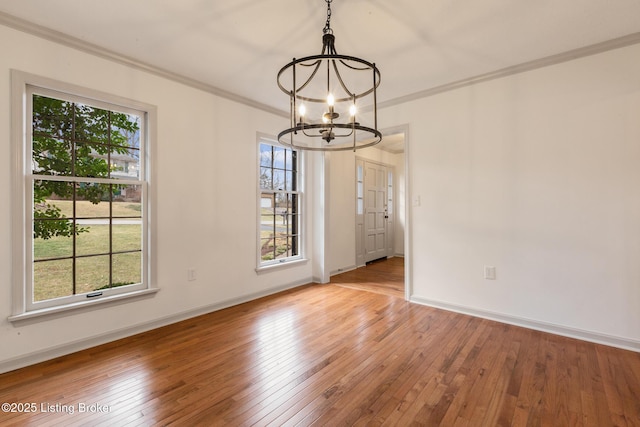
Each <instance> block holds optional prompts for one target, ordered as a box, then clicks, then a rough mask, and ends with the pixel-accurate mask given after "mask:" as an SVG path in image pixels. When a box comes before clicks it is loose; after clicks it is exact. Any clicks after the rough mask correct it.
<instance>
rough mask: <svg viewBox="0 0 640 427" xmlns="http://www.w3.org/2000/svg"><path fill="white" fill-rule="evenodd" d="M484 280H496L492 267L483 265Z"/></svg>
mask: <svg viewBox="0 0 640 427" xmlns="http://www.w3.org/2000/svg"><path fill="white" fill-rule="evenodd" d="M484 278H485V279H487V280H496V268H495V267H494V266H492V265H485V266H484Z"/></svg>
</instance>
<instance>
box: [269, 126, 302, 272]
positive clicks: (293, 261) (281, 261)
mask: <svg viewBox="0 0 640 427" xmlns="http://www.w3.org/2000/svg"><path fill="white" fill-rule="evenodd" d="M262 144H266V145H270V146H273V147H279V148H282V149H286V150H289V151H296V153H297V165H296V167H297V186H296V190H295V191H293V192H294V193H295V194H297V197H298V211H297V215H298V223H297V227H298V242H297V244H298V254H297V255H293V256H289V257H285V258H277V259H273V260H268V261H263V260H262V252H261V247H262V239H261V226H262V221H261V220H262V212H261V207H262V206H261V200H262V193H263V192H264V191H265V190H263V189H262V188H261V186H260V166H261V164H260V146H261V145H262ZM256 151H257V156H256V188H257V196H256V206H257V208H256V218H257V219H256V227H257V231H256V265H257V267H256V272H257V273H260V272H264V271H269V270H272V269H275V268H279V267H291V266H294V265H298V264H300V263H305V262H307V259H306V258H305V256H304V254H305V251H304V248H305V234H306V233H305V220H304V218H305V213H304V188H305V180H304V164H305V160H304V152H303V151H301V150H292V149H291V147H287V146H284V145H282V144H279V143H278V142H277V141H276V140H275V139H272V138H269V137H266V136H264V135H259V136H258V138H257V144H256Z"/></svg>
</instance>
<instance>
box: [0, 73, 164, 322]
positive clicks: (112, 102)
mask: <svg viewBox="0 0 640 427" xmlns="http://www.w3.org/2000/svg"><path fill="white" fill-rule="evenodd" d="M11 89H12V93H11V150H12V155H11V159H12V161H13V164H12V174H11V176H12V180H13V183H12V196H11V197H12V205H13V209H12V229H13V230H12V236H11V247H12V263H11V265H12V271H11V283H12V289H13V298H12V311H11V313H12V314H11V316H9V320H10V321H20V320H24V319H29V318H33V317H42V316H48V315H54V314H57V313H60V312H67V311H70V310H74V309H78V308H82V307H91V306H94V305H96V304H99V303H102V302H108V301H115V300H123V299H126V298H130V297H136V296H139V295H142V294H151V293H155V292H156V291H157V289H156V286H155V283H154V281H155V269H156V264H155V260H156V258H155V257H156V254H155V235H156V233H155V226H154V223H152V222H150V221H151V215H152V214H153V213H154V206H155V203H156V202H155V188H154V184H155V175H154V170H155V169H154V168H153V167H151V166H150V152H151V150H152V148H151V146H153V145H155V144H154V138H155V134H156V118H157V109H156V107H154V106H152V105H150V104H146V103H142V102H139V101H134V100H130V99H126V98H123V97H120V96H116V95H112V94H109V93H103V92H99V91H96V90H94V89H90V88H84V87H80V86H77V85H74V84H71V83H66V82H60V81H56V80H53V79H50V78H46V77H41V76H37V75H34V74H29V73H25V72H22V71H19V70H14V69H12V70H11ZM31 93H37V94H40V95H44V96H51V93H54V94H55V95H56V96H57V95H60V96H61V97H64V99H71V100H74V99H76V98H78V99H80V101H81V102H87V100H89V101H90V102H91V103H92V104H93V103H94V101H95V103H96V104H97V106H99V107H102V106H106V107H107V108H109V109H114V107H115V110H116V111H120V110H122V111H123V112H129V113H132V114H135V115H137V116H139V117H141V119H142V120H141V126H143V127H141V129H140V132H141V138H144V143H142V144H141V146H140V160H141V165H140V166H141V167H140V177H139V179H138V180H118V183H122V184H128V183H129V184H136V185H141V187H142V193H143V202H144V203H145V207H144V212H145V214H144V217H143V218H142V219H143V221H145V222H143V224H142V225H143V226H142V257H143V260H145V261H144V263H143V266H146V269H144V270H143V271H142V272H141V276H142V277H141V282H140V283H139V284H133V285H131V286H128V287H122V288H119V289H109V290H104V291H103V295H101V296H100V297H98V298H96V299H91V300H87V299H86V295H85V294H82V295H72V296H67V297H64V300H63V299H62V298H57V299H50V300H44V301H38V302H32V301H31V299H32V298H31V297H32V292H31V289H27V286H29V284H31V283H32V277H31V271H32V268H31V263H32V262H33V260H32V259H31V257H30V256H29V255H28V254H29V253H30V251H31V247H32V239H33V238H32V232H31V231H30V230H29V227H28V226H25V225H26V224H25V221H26V219H27V217H28V214H27V213H28V212H30V211H31V209H32V203H33V195H32V194H31V191H30V190H29V188H27V184H26V182H27V180H33V179H38V175H34V174H31V173H30V170H31V154H30V146H29V144H26V143H25V141H27V140H28V135H29V133H28V132H29V131H28V128H29V126H30V125H29V123H30V117H29V116H28V114H29V111H30V110H29V108H28V106H29V105H30V100H31V95H30V94H31ZM67 95H69V96H67ZM46 178H47V179H48V180H51V179H52V180H61V181H69V180H70V177H65V178H58V177H51V176H47V177H46ZM74 180H79V181H90V182H113V180H111V181H109V180H106V181H105V180H103V179H99V178H82V177H75V178H74ZM149 187H151V188H149ZM125 288H126V289H125ZM83 297H84V298H83Z"/></svg>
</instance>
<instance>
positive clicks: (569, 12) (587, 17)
mask: <svg viewBox="0 0 640 427" xmlns="http://www.w3.org/2000/svg"><path fill="white" fill-rule="evenodd" d="M0 11H1V12H4V13H5V14H8V15H12V16H14V17H17V18H21V19H22V20H27V21H29V22H32V23H34V24H37V25H38V26H42V27H46V28H48V29H52V30H55V31H59V32H61V33H64V34H66V35H69V36H72V37H75V38H78V39H80V40H82V41H84V42H87V43H90V44H93V45H97V46H99V47H102V48H105V49H107V50H109V51H111V52H114V53H117V54H119V55H123V56H126V57H129V58H132V59H135V60H136V61H140V62H142V63H145V64H149V65H152V66H154V67H158V68H160V69H163V70H166V71H169V72H171V73H175V74H179V75H181V76H184V77H187V78H189V79H193V80H196V81H198V82H202V83H204V84H206V85H210V86H213V87H216V88H220V89H222V90H224V91H226V92H230V93H233V94H237V95H240V96H242V97H244V98H248V99H251V100H253V101H256V102H258V103H260V104H264V105H268V106H270V107H275V108H277V109H280V110H287V109H288V97H287V96H286V95H285V94H283V93H282V92H280V90H279V89H278V88H277V85H276V74H277V72H278V70H279V69H280V68H281V67H282V66H283V65H285V64H286V63H287V62H289V61H291V59H292V58H293V57H298V58H300V57H303V56H309V55H315V54H319V53H320V50H321V48H322V41H321V38H322V29H323V27H324V24H325V20H326V2H325V1H324V0H261V1H258V0H173V1H168V0H164V1H158V0H109V1H87V0H20V1H16V0H0ZM332 11H333V13H332V19H331V26H332V28H333V31H334V35H335V36H336V48H337V50H338V53H341V54H344V55H352V56H358V57H360V58H363V59H366V60H369V61H371V62H375V63H376V65H377V66H378V67H379V68H380V70H381V73H382V79H381V85H380V88H379V91H378V101H379V102H386V101H393V100H395V99H398V98H402V97H405V96H409V95H411V94H415V93H418V92H422V91H425V90H428V89H431V88H434V87H438V86H441V85H445V84H448V83H451V82H455V81H459V80H463V79H467V78H471V77H474V76H478V75H482V74H484V73H489V72H493V71H496V70H500V69H504V68H506V67H510V66H514V65H518V64H522V63H525V62H528V61H532V60H537V59H540V58H545V57H548V56H551V55H556V54H559V53H563V52H567V51H571V50H574V49H578V48H582V47H585V46H590V45H593V44H597V43H600V42H604V41H608V40H612V39H615V38H619V37H622V36H626V35H629V34H633V33H637V32H640V0H393V1H390V0H334V1H333V3H332Z"/></svg>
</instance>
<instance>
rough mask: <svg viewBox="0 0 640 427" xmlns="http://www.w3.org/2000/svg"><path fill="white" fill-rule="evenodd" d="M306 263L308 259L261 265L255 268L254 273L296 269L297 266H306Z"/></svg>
mask: <svg viewBox="0 0 640 427" xmlns="http://www.w3.org/2000/svg"><path fill="white" fill-rule="evenodd" d="M307 262H309V260H308V259H306V258H300V259H296V260H292V261H285V262H278V263H274V264H269V265H262V266H260V267H257V268H256V273H258V274H262V273H267V272H269V271H275V270H280V269H282V268H287V267H297V266H300V265H303V264H306V263H307Z"/></svg>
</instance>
